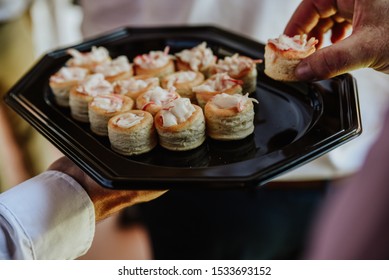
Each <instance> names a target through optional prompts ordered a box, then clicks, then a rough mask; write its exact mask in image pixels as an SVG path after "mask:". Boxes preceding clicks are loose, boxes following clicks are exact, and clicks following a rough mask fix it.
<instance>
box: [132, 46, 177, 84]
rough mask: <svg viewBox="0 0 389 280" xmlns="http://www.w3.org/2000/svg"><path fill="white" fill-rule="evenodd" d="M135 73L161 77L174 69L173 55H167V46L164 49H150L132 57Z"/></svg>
mask: <svg viewBox="0 0 389 280" xmlns="http://www.w3.org/2000/svg"><path fill="white" fill-rule="evenodd" d="M134 70H135V74H136V75H150V76H154V77H158V78H160V79H161V78H163V77H164V76H166V75H169V74H171V73H173V72H174V71H175V65H174V61H173V56H172V55H169V47H166V48H165V50H164V51H150V52H149V53H146V54H142V55H138V56H136V57H135V58H134Z"/></svg>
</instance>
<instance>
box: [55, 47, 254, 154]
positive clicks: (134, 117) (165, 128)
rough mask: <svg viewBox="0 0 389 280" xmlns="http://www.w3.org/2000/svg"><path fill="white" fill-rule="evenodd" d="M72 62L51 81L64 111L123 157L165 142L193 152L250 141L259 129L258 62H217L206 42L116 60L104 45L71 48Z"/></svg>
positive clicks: (233, 58)
mask: <svg viewBox="0 0 389 280" xmlns="http://www.w3.org/2000/svg"><path fill="white" fill-rule="evenodd" d="M68 53H69V54H70V55H71V58H70V59H69V60H68V61H67V62H66V64H65V65H64V66H63V67H62V68H60V69H59V70H58V71H57V72H56V73H53V74H52V75H51V77H50V81H49V85H50V87H51V89H52V92H53V95H54V99H55V101H56V103H57V105H58V106H62V107H69V108H70V115H71V117H72V118H74V119H75V120H77V121H80V122H84V123H89V124H90V128H91V131H92V132H93V133H95V134H96V135H99V136H103V137H108V138H109V141H110V144H111V147H112V150H114V151H115V152H118V153H120V154H123V155H137V154H142V153H146V152H149V151H150V150H152V149H153V148H154V147H155V146H156V145H157V144H158V143H159V144H160V145H161V146H162V147H164V148H166V149H168V150H172V151H186V150H191V149H195V148H197V147H199V146H200V145H202V144H203V142H204V141H205V139H206V136H208V137H210V138H213V139H216V140H224V141H227V140H237V139H243V138H245V137H247V136H248V135H250V134H251V133H253V131H254V106H253V101H254V102H256V100H255V99H253V98H250V97H249V94H250V93H251V92H252V91H254V90H255V88H256V75H257V70H256V63H258V60H252V59H250V58H248V57H245V56H240V55H239V54H235V55H234V56H231V57H225V58H221V59H219V60H218V59H217V58H216V56H215V55H214V54H213V51H212V49H211V48H208V47H207V45H206V43H205V42H203V43H202V44H199V45H198V46H195V47H194V48H192V49H185V50H182V51H180V52H178V53H176V54H173V55H172V54H169V48H168V47H166V48H165V49H164V50H153V51H150V52H149V53H144V54H139V55H137V56H136V57H134V58H133V60H132V61H130V60H129V58H128V57H127V56H125V55H120V56H118V57H116V58H112V57H110V54H109V52H108V50H107V49H105V48H104V47H93V48H92V49H91V50H90V51H88V52H79V51H77V50H75V49H70V50H69V51H68Z"/></svg>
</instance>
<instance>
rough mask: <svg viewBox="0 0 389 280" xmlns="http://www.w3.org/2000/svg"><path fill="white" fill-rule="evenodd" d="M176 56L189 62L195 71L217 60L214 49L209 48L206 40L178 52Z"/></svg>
mask: <svg viewBox="0 0 389 280" xmlns="http://www.w3.org/2000/svg"><path fill="white" fill-rule="evenodd" d="M176 56H177V57H178V58H180V59H181V60H182V61H184V62H186V63H188V64H189V66H190V68H191V69H192V70H193V71H201V70H202V69H204V68H207V67H208V66H209V65H211V64H213V63H215V61H216V57H215V56H214V55H213V52H212V50H211V49H210V48H207V43H206V42H203V43H201V44H200V45H198V46H196V47H194V48H192V49H189V50H183V51H181V52H179V53H176Z"/></svg>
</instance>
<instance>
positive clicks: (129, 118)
mask: <svg viewBox="0 0 389 280" xmlns="http://www.w3.org/2000/svg"><path fill="white" fill-rule="evenodd" d="M143 119H144V116H143V115H140V114H134V113H130V112H129V113H124V114H121V115H120V116H119V117H118V118H117V119H115V121H114V122H113V124H114V125H117V126H118V127H122V128H130V127H132V126H134V125H137V124H139V123H140V122H141V121H142V120H143Z"/></svg>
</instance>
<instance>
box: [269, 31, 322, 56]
mask: <svg viewBox="0 0 389 280" xmlns="http://www.w3.org/2000/svg"><path fill="white" fill-rule="evenodd" d="M307 38H308V36H307V35H306V34H303V35H296V36H294V37H289V36H287V35H284V34H281V35H280V36H279V37H278V38H276V39H269V41H268V42H269V43H271V44H273V45H274V46H276V47H277V48H278V49H279V50H282V51H288V50H293V51H298V52H306V51H310V50H312V49H313V50H314V49H315V45H316V44H317V43H318V42H319V41H318V40H317V39H316V38H314V37H312V38H310V39H309V40H307Z"/></svg>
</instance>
